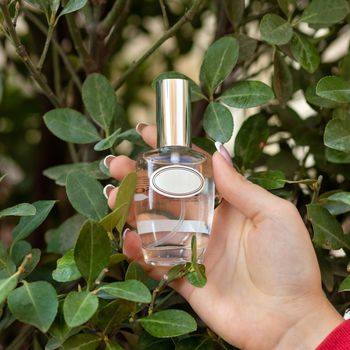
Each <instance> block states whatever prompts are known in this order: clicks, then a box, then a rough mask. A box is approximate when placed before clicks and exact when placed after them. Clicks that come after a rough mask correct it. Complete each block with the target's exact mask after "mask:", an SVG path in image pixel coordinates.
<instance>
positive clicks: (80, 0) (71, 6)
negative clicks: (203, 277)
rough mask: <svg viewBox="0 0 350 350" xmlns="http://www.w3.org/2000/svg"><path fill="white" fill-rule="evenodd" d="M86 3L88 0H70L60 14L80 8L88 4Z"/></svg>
mask: <svg viewBox="0 0 350 350" xmlns="http://www.w3.org/2000/svg"><path fill="white" fill-rule="evenodd" d="M86 3H87V0H69V1H68V2H67V3H66V5H65V6H64V8H63V10H62V12H61V13H60V16H63V15H66V14H68V13H72V12H75V11H78V10H80V9H82V8H83V7H84V6H85V5H86Z"/></svg>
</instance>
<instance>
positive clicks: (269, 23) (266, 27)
mask: <svg viewBox="0 0 350 350" xmlns="http://www.w3.org/2000/svg"><path fill="white" fill-rule="evenodd" d="M260 33H261V37H262V39H263V40H265V41H267V42H268V43H270V44H273V45H285V44H287V43H288V42H289V41H290V40H291V39H292V36H293V28H292V26H291V25H290V23H288V22H287V21H286V20H285V19H283V18H282V17H280V16H278V15H275V14H273V13H268V14H266V15H265V16H264V17H263V18H262V20H261V22H260Z"/></svg>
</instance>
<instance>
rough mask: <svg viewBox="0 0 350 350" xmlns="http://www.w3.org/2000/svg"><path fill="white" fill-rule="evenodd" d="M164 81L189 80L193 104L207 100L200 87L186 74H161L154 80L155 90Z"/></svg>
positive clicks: (171, 72) (172, 72)
mask: <svg viewBox="0 0 350 350" xmlns="http://www.w3.org/2000/svg"><path fill="white" fill-rule="evenodd" d="M162 79H186V80H188V85H189V89H190V95H191V101H192V102H195V101H199V100H202V99H204V98H206V97H205V96H204V95H203V93H202V91H201V89H200V87H199V86H198V85H197V84H196V83H195V82H194V81H193V80H192V79H191V78H189V77H188V76H186V75H184V74H181V73H178V72H174V71H170V72H164V73H161V74H159V75H158V76H157V77H156V78H155V79H153V81H152V86H153V87H154V88H155V86H156V83H157V81H158V80H162Z"/></svg>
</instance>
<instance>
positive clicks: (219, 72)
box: [200, 37, 239, 95]
mask: <svg viewBox="0 0 350 350" xmlns="http://www.w3.org/2000/svg"><path fill="white" fill-rule="evenodd" d="M238 52H239V46H238V41H237V40H236V39H235V38H232V37H223V38H221V39H219V40H217V41H215V42H214V43H213V44H212V45H211V46H210V47H209V48H208V50H207V52H206V53H205V56H204V59H203V63H202V66H201V69H200V80H201V82H202V83H203V85H204V87H205V89H206V91H207V92H208V93H209V95H211V94H213V93H214V90H215V88H216V87H217V86H218V85H219V84H220V83H222V82H223V81H224V80H225V78H226V77H227V76H228V75H229V74H230V73H231V72H232V69H233V68H234V66H235V65H236V63H237V59H238Z"/></svg>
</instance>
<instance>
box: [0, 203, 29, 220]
mask: <svg viewBox="0 0 350 350" xmlns="http://www.w3.org/2000/svg"><path fill="white" fill-rule="evenodd" d="M35 213H36V208H35V207H34V205H31V204H29V203H21V204H17V205H14V206H13V207H10V208H6V209H3V210H0V218H1V217H4V216H31V215H35Z"/></svg>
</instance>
